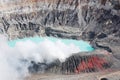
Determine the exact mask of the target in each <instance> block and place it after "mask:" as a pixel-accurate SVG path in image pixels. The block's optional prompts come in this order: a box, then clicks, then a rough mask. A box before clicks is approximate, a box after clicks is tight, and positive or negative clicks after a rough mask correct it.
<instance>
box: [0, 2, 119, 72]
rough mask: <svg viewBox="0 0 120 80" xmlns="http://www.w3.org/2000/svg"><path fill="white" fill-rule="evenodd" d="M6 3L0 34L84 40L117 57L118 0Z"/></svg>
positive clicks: (1, 18) (0, 14) (0, 12)
mask: <svg viewBox="0 0 120 80" xmlns="http://www.w3.org/2000/svg"><path fill="white" fill-rule="evenodd" d="M25 2H27V3H28V4H26V3H25ZM6 4H7V3H6ZM9 5H11V6H10V7H9V8H8V7H4V6H3V7H4V8H3V9H1V10H0V33H2V34H7V35H8V36H9V39H16V38H24V37H30V36H54V37H59V38H70V39H77V40H79V39H83V40H86V41H89V42H90V43H91V45H92V46H93V47H94V48H95V49H104V50H107V51H108V52H110V53H113V56H114V57H115V58H117V59H118V60H120V1H119V0H26V1H22V0H20V2H19V4H18V2H15V3H14V2H12V3H10V4H9ZM1 8H2V7H1ZM68 61H69V60H68ZM66 66H67V65H66ZM68 66H69V65H68ZM71 70H72V69H71ZM80 70H81V69H80ZM80 70H79V71H80Z"/></svg>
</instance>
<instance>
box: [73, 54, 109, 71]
mask: <svg viewBox="0 0 120 80" xmlns="http://www.w3.org/2000/svg"><path fill="white" fill-rule="evenodd" d="M104 64H107V61H106V60H105V59H103V58H100V57H97V56H93V57H91V58H89V59H88V60H87V61H82V62H81V63H80V64H79V65H78V67H77V69H75V73H80V72H83V71H86V70H93V69H95V70H103V69H104V67H103V65H104Z"/></svg>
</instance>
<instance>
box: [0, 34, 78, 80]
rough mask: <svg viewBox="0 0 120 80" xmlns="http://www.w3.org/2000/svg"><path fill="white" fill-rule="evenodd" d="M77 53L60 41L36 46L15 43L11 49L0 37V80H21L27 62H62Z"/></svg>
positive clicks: (76, 50)
mask: <svg viewBox="0 0 120 80" xmlns="http://www.w3.org/2000/svg"><path fill="white" fill-rule="evenodd" d="M79 51H80V50H79V48H78V47H76V46H75V45H73V44H70V45H65V44H64V43H62V42H61V41H57V42H51V41H49V40H45V41H43V42H40V43H38V44H37V43H34V42H32V41H29V40H27V41H25V42H17V43H16V45H15V47H13V48H11V47H9V46H8V44H7V39H6V38H5V37H4V36H1V35H0V80H23V78H24V77H25V76H27V75H28V67H29V66H30V62H29V61H35V62H44V61H46V62H47V63H50V62H52V61H54V60H55V59H59V60H60V61H61V62H62V61H64V60H65V59H66V58H67V57H69V56H70V55H72V53H76V52H79Z"/></svg>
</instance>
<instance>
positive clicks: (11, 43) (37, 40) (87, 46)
mask: <svg viewBox="0 0 120 80" xmlns="http://www.w3.org/2000/svg"><path fill="white" fill-rule="evenodd" d="M46 39H47V40H50V41H52V42H56V41H59V40H60V41H61V42H63V43H64V44H66V45H69V44H74V45H75V46H77V47H79V49H80V50H81V51H93V50H94V48H92V46H91V45H90V44H89V43H87V42H85V41H83V40H72V39H60V38H53V37H30V38H24V39H16V40H12V41H9V42H8V45H9V46H10V47H15V45H16V43H17V42H21V41H22V42H24V41H27V40H30V41H32V42H34V43H40V42H42V41H44V40H46Z"/></svg>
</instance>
